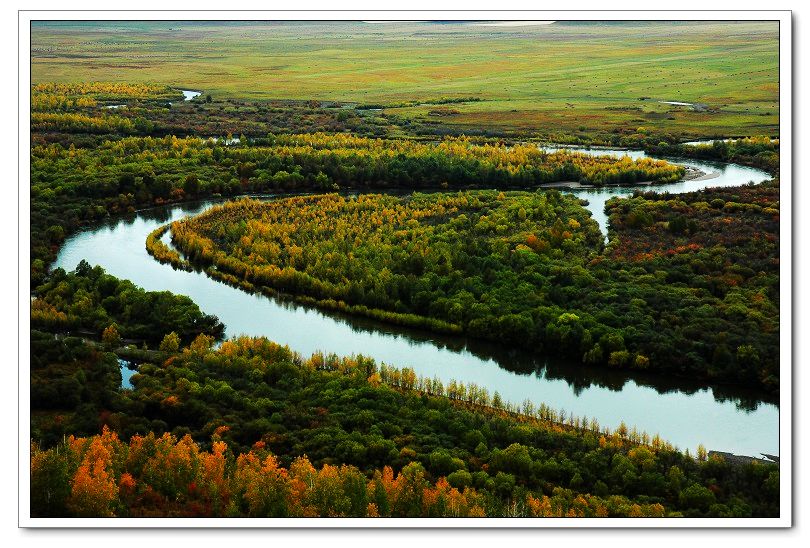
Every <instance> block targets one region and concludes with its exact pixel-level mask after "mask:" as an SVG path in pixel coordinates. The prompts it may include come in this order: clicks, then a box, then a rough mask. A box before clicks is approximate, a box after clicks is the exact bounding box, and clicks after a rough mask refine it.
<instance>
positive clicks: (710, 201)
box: [30, 81, 780, 517]
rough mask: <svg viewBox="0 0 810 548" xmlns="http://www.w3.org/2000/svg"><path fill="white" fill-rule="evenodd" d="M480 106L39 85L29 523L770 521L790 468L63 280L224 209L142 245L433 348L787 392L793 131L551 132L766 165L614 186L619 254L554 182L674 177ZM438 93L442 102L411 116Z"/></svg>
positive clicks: (613, 223)
mask: <svg viewBox="0 0 810 548" xmlns="http://www.w3.org/2000/svg"><path fill="white" fill-rule="evenodd" d="M634 100H635V99H634ZM488 101H489V100H488V99H486V98H482V97H479V96H478V95H475V94H467V93H465V94H461V95H451V94H445V93H435V94H433V95H431V96H430V97H426V98H421V99H419V101H418V102H417V101H415V100H411V99H408V100H401V101H398V102H392V101H386V102H385V103H384V104H381V105H378V104H376V103H377V102H376V101H355V102H350V101H324V100H309V99H290V100H279V99H256V98H241V97H239V96H237V97H233V96H228V97H222V96H219V95H218V94H214V96H213V97H212V95H211V94H210V93H208V92H203V93H202V95H200V96H199V97H197V98H195V99H193V100H191V101H184V100H183V94H182V93H181V92H180V91H179V89H178V88H177V87H173V86H168V85H164V84H155V83H135V82H133V83H118V82H104V81H99V82H86V83H55V82H49V81H40V82H39V83H36V84H35V85H33V86H32V88H31V110H32V112H31V171H30V176H31V204H30V213H31V247H30V252H31V352H30V359H31V370H30V394H31V470H30V471H31V507H30V509H31V513H32V515H33V516H37V517H101V516H104V517H113V516H118V517H167V516H168V517H247V516H250V517H281V516H290V517H313V516H357V517H376V516H379V517H416V516H424V517H440V516H441V517H479V516H493V517H553V516H554V517H563V516H564V517H623V516H630V517H765V516H775V515H778V514H779V467H778V464H772V463H765V462H764V461H756V462H750V463H747V464H738V463H734V462H727V461H726V460H724V458H723V457H721V456H717V455H713V456H709V455H708V453H707V451H706V449H705V448H704V447H702V446H701V447H699V448H698V450H697V452H695V453H694V454H692V453H690V452H689V450H688V449H687V450H685V451H684V450H682V449H679V448H676V447H673V446H672V445H671V444H670V443H669V442H668V441H667V440H665V439H662V438H661V436H659V435H657V434H654V433H645V432H639V431H638V430H637V429H636V428H634V427H633V425H632V424H630V425H627V424H624V423H621V424H620V425H618V426H616V425H612V427H609V426H607V425H600V424H599V422H598V421H597V420H596V419H594V418H588V417H586V416H584V414H583V415H581V416H580V415H577V414H575V413H573V412H571V411H564V410H558V409H554V408H552V407H550V406H549V405H546V404H541V405H535V404H533V403H532V402H531V401H529V400H527V401H525V402H522V403H518V402H509V401H505V399H504V398H503V397H502V396H501V395H500V394H499V393H498V392H497V391H494V390H491V389H489V388H488V387H486V386H483V385H478V384H475V383H462V382H457V381H451V382H445V383H442V382H441V381H439V380H438V379H436V378H430V379H429V378H423V377H419V376H417V375H416V374H415V373H414V371H413V370H412V369H408V368H407V367H403V366H402V365H401V364H396V363H394V364H387V363H386V364H382V363H376V362H375V361H374V360H372V359H370V358H368V357H364V356H362V355H360V354H356V355H352V356H336V355H330V354H323V353H316V354H314V355H311V356H301V355H299V354H297V353H295V352H293V351H291V350H290V349H289V348H287V347H285V346H283V345H279V344H277V343H276V342H273V341H271V340H268V339H265V338H247V337H236V338H230V339H227V340H225V327H226V326H224V325H223V324H222V322H220V320H219V319H218V318H217V317H216V316H214V315H211V314H209V313H206V311H205V310H201V308H200V307H199V306H198V305H197V304H196V303H195V302H193V301H192V300H191V299H189V298H188V297H185V296H182V295H176V294H173V293H170V292H167V291H160V292H155V291H146V290H144V289H143V288H140V287H138V286H137V285H135V284H133V283H132V282H130V281H127V280H123V279H119V278H117V277H116V276H113V275H111V274H108V273H107V272H105V271H104V270H103V269H102V268H101V267H99V266H96V265H93V264H89V263H87V262H86V261H82V262H80V263H79V264H78V266H77V267H76V268H75V270H74V271H72V272H66V271H65V270H63V269H61V268H55V269H52V268H51V266H52V264H53V263H54V260H55V259H56V256H57V253H58V252H59V250H60V248H61V246H62V245H63V243H64V242H65V240H66V239H67V238H69V237H71V236H72V235H74V234H76V233H77V231H79V230H81V229H82V228H84V227H92V226H95V225H96V224H98V223H100V222H103V221H106V220H108V219H119V218H122V219H133V218H135V215H136V214H137V212H138V211H139V210H141V209H144V208H151V207H155V206H162V205H166V204H178V203H184V202H192V201H195V200H201V199H210V200H219V201H221V202H222V204H221V205H219V206H216V207H213V208H211V209H210V210H209V211H207V212H206V213H204V214H202V215H200V216H198V217H194V218H190V219H188V220H184V221H181V222H177V223H173V224H171V225H166V226H163V227H161V228H159V229H158V230H156V231H155V232H153V233H152V234H151V235H149V237H148V238H147V239H146V241H145V242H144V244H145V246H146V247H147V250H148V251H149V253H150V254H151V255H152V256H153V257H154V258H155V259H156V260H158V261H160V262H164V263H168V264H171V265H172V266H174V267H175V268H182V269H187V270H195V269H204V270H205V271H206V273H207V274H208V275H210V276H212V277H214V278H216V279H218V280H219V281H222V282H224V283H229V284H231V285H235V286H238V287H241V288H242V289H244V290H246V291H251V292H257V293H258V292H261V293H270V294H276V293H277V294H283V295H288V296H292V298H294V299H297V300H298V301H299V302H303V303H307V304H308V305H314V306H317V307H320V308H322V309H328V310H332V311H337V312H340V313H345V314H350V315H353V316H367V317H370V318H373V319H375V320H382V321H383V322H387V323H390V324H398V325H403V326H411V327H417V328H419V329H422V330H424V331H425V332H426V333H428V334H430V333H432V332H444V333H455V334H461V335H465V336H469V337H472V338H474V339H481V340H489V341H495V342H497V343H501V344H502V345H503V346H504V348H505V349H509V348H517V347H521V348H528V349H530V350H532V351H534V352H536V353H537V354H538V355H539V354H544V355H550V356H559V357H562V358H565V359H567V360H570V361H572V363H575V364H582V365H586V366H598V367H603V368H606V369H609V370H633V371H645V372H647V373H650V374H655V375H661V377H662V378H664V377H668V376H673V377H675V376H678V377H686V378H689V379H691V380H696V381H698V382H700V383H702V384H705V385H707V386H710V385H717V384H720V383H724V384H729V385H742V386H748V387H753V388H754V389H756V390H758V391H760V392H761V393H766V394H769V395H774V394H778V392H779V362H778V355H779V353H778V344H779V278H778V272H779V262H778V261H779V259H778V257H779V238H778V236H779V207H780V204H779V183H778V154H779V144H778V141H772V140H770V139H768V138H750V139H739V140H737V141H731V142H725V141H715V142H714V143H712V144H708V145H684V144H679V143H680V141H681V140H682V137H683V135H682V134H670V133H666V132H663V131H661V130H658V129H656V128H655V126H654V125H648V126H647V127H643V126H638V124H636V123H635V122H634V124H633V127H629V126H628V127H627V128H623V129H621V130H616V131H611V132H606V131H599V132H595V131H594V132H585V131H579V130H577V129H576V128H575V127H573V128H572V127H568V126H566V127H561V128H559V129H557V128H548V129H547V130H546V131H547V132H551V131H552V130H553V134H554V135H555V136H556V137H558V139H557V140H556V142H558V143H582V142H585V143H588V144H613V145H624V146H634V147H638V148H645V149H646V150H647V151H648V152H649V153H651V154H656V155H661V156H665V157H666V156H673V155H677V156H682V157H694V158H703V159H710V160H717V161H733V162H739V163H742V164H746V165H753V166H757V167H761V168H763V169H766V170H768V171H769V172H771V173H773V174H774V176H775V179H774V181H772V182H769V183H765V184H761V185H756V186H745V187H736V188H726V189H710V190H706V191H701V192H695V193H689V194H679V195H667V194H657V193H654V192H641V191H637V192H636V193H635V194H634V195H633V196H632V197H629V198H627V199H621V200H618V199H617V200H612V201H610V202H608V204H607V209H606V212H607V213H608V214H609V215H610V231H609V233H608V240H607V242H605V239H604V235H603V234H602V233H601V232H600V230H599V227H598V226H597V223H596V221H594V220H593V219H592V218H591V216H590V214H589V213H588V211H587V210H586V209H585V208H584V207H583V204H582V203H581V202H580V201H579V200H578V199H576V198H574V197H572V196H571V195H567V194H565V193H564V189H555V188H550V187H553V186H554V185H557V184H560V183H564V184H575V185H584V186H586V187H587V186H590V187H595V188H598V187H600V186H605V185H632V184H636V183H640V182H658V183H666V182H673V181H677V180H680V179H681V178H682V177H684V176H685V174H686V172H685V170H684V168H683V167H682V166H679V165H677V163H674V162H669V161H664V160H649V159H645V160H635V161H634V160H631V159H629V158H616V157H610V156H601V157H596V156H589V155H584V154H577V153H573V152H567V151H560V152H553V153H549V152H545V151H543V150H542V149H541V148H539V146H538V145H539V142H538V140H537V139H536V134H534V133H531V132H521V131H519V128H518V129H516V130H514V131H513V130H512V129H509V125H508V124H506V125H504V124H501V125H500V126H496V125H492V126H490V125H487V124H478V125H476V126H473V127H470V126H464V125H460V124H458V123H457V122H458V118H459V115H457V114H454V113H453V112H452V110H455V109H461V110H465V109H468V108H479V107H481V108H484V107H486V106H487V105H488ZM424 105H428V106H426V107H424V108H428V109H430V110H431V112H433V113H434V114H428V115H426V116H411V115H409V114H408V111H409V109H414V108H415V109H419V108H422V107H423V106H424ZM380 106H383V107H385V108H384V110H383V111H377V110H374V109H376V108H379V107H380ZM634 116H635V114H634ZM696 136H702V135H696ZM645 188H646V187H645ZM244 195H252V196H260V197H262V198H263V199H239V198H240V197H242V196H244ZM264 198H272V199H271V200H266V199H264ZM169 231H170V232H171V233H170V235H169V236H166V235H167V233H168V232H169ZM164 236H166V237H170V238H171V242H172V244H173V245H174V246H176V249H175V248H174V247H172V246H169V245H167V244H166V243H165V238H164V239H162V237H164ZM247 312H249V311H247ZM361 351H362V349H358V352H361ZM125 372H126V373H133V372H134V373H133V374H132V376H131V378H130V382H131V388H127V387H124V386H122V381H123V377H122V374H123V373H125ZM549 403H553V402H549Z"/></svg>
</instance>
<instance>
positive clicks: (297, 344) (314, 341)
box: [54, 149, 779, 455]
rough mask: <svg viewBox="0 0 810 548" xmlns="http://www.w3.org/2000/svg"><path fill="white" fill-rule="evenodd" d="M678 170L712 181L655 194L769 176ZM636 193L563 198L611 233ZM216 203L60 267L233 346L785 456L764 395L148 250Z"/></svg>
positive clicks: (167, 212) (122, 234)
mask: <svg viewBox="0 0 810 548" xmlns="http://www.w3.org/2000/svg"><path fill="white" fill-rule="evenodd" d="M577 150H582V151H585V152H588V153H600V154H608V153H613V154H629V155H630V156H632V157H634V158H638V157H643V155H644V153H643V152H638V151H611V150H604V149H599V150H597V151H588V150H584V149H577ZM676 161H677V162H678V163H680V164H683V165H690V166H692V167H695V168H697V169H700V170H702V171H704V172H706V173H707V174H709V176H710V177H711V178H708V179H705V180H694V181H683V182H677V183H673V184H668V185H659V186H655V187H651V188H655V189H656V190H668V191H670V192H687V191H692V190H698V189H700V188H705V187H709V186H737V185H741V184H745V183H746V182H749V181H754V182H759V181H763V180H766V179H768V178H769V177H768V175H767V174H766V173H764V172H762V171H759V170H756V169H752V168H747V167H743V166H738V165H732V164H720V163H712V162H703V161H693V160H681V159H676ZM633 190H634V189H633V188H623V187H610V188H602V189H575V190H565V189H564V191H565V192H572V193H573V194H576V195H577V196H579V197H581V198H584V199H586V200H588V201H589V204H590V205H589V206H588V209H590V211H591V212H592V214H593V215H594V217H595V219H596V220H597V221H598V222H599V225H600V226H601V227H602V229H603V230H606V227H607V218H606V216H605V214H604V212H603V209H604V203H605V201H606V200H607V199H609V198H610V197H612V196H620V195H627V194H631V193H632V192H633ZM213 203H214V202H198V203H196V204H184V205H175V206H167V207H160V208H154V209H150V210H145V211H142V212H139V213H137V214H135V215H131V216H129V217H127V218H118V219H114V220H110V221H109V222H106V223H104V224H101V225H98V226H95V227H92V228H89V229H86V230H83V231H81V232H78V233H76V234H74V235H73V236H71V237H70V238H69V239H68V240H67V241H66V242H65V243H64V245H63V246H62V249H61V250H60V252H59V255H58V258H57V260H56V262H55V264H54V267H61V268H64V269H65V270H72V269H74V268H75V267H76V265H77V264H78V263H79V261H81V260H82V259H85V260H87V261H88V262H89V263H90V264H91V265H101V266H102V267H103V268H104V269H105V270H106V271H107V272H109V273H110V274H113V275H115V276H117V277H119V278H123V279H129V280H132V281H133V282H134V283H135V284H137V285H139V286H141V287H143V288H144V289H147V290H150V291H171V292H173V293H178V294H183V295H188V296H189V297H191V298H192V299H193V300H194V302H196V303H197V304H198V305H199V306H200V308H201V309H202V310H203V311H204V312H206V313H209V314H216V315H217V316H218V317H219V319H220V320H222V322H224V323H225V325H226V328H227V329H226V336H228V337H231V336H237V335H251V336H266V337H268V338H270V339H272V340H274V341H276V342H279V343H281V344H285V345H288V346H289V347H290V348H291V349H293V350H295V351H297V352H299V353H301V354H303V355H309V354H311V353H313V352H315V351H324V352H334V353H336V354H340V355H350V354H357V353H361V354H364V355H367V356H371V357H373V358H375V359H376V360H377V361H378V362H385V363H387V364H391V365H396V366H398V367H405V366H407V367H411V368H413V369H414V370H415V371H416V373H417V374H419V375H424V376H429V377H434V376H435V377H438V378H439V379H440V380H442V381H443V382H444V383H445V384H446V383H447V382H448V381H450V380H452V379H455V380H457V381H463V382H475V383H477V384H478V385H481V386H484V387H486V388H487V389H488V390H489V393H490V394H492V393H494V392H495V391H496V390H497V391H498V392H499V393H500V395H501V396H502V398H503V399H505V400H508V401H512V402H515V403H520V402H522V401H524V400H526V399H529V400H531V401H532V402H534V403H535V404H540V403H545V404H546V405H549V406H550V407H552V408H555V409H558V410H560V409H562V410H565V411H566V412H568V413H574V414H575V415H578V416H580V417H582V416H587V417H589V418H591V417H593V418H596V419H597V420H598V421H599V423H600V424H601V425H602V426H607V427H610V428H615V427H616V426H618V425H619V424H620V423H621V422H622V421H624V422H625V423H626V424H627V425H628V426H631V427H632V426H636V427H637V428H638V429H639V430H641V431H645V432H648V433H649V434H650V435H652V434H655V433H658V434H660V435H661V437H662V438H664V439H666V440H668V441H670V442H671V443H673V444H674V445H676V446H678V447H680V448H682V449H686V448H689V449H690V450H692V451H694V450H695V448H696V447H697V445H698V444H700V443H703V444H704V445H705V446H706V447H707V448H708V449H716V450H721V451H730V452H734V453H738V454H746V455H757V454H758V453H770V454H773V455H778V454H779V408H778V406H777V405H776V404H775V403H774V402H771V401H763V400H762V396H761V395H760V394H756V393H753V392H747V391H745V390H739V389H732V388H723V387H714V388H702V387H700V386H699V385H696V384H690V383H689V382H687V381H679V380H671V379H670V380H661V379H659V378H657V377H655V376H652V375H637V374H628V373H626V372H616V371H605V370H603V369H595V368H586V367H583V366H582V364H578V363H565V362H560V361H556V360H553V359H550V358H548V357H546V356H543V355H537V354H533V353H531V352H528V351H516V350H514V349H509V348H503V347H501V346H499V345H494V344H488V343H482V342H479V341H471V340H468V339H466V338H464V337H460V336H458V337H453V336H441V335H436V334H432V333H429V332H424V331H419V330H412V329H406V328H400V327H397V326H391V325H388V324H384V323H380V322H376V321H372V320H368V319H363V318H355V317H347V316H342V315H339V314H335V313H330V312H325V311H321V310H318V309H315V308H311V307H307V306H302V305H299V304H295V303H291V302H289V301H287V300H284V299H280V298H269V297H265V296H259V295H251V294H248V293H245V292H243V291H241V290H239V289H236V288H233V287H230V286H228V285H225V284H222V283H219V282H217V281H214V280H212V279H210V278H208V277H207V276H206V275H205V274H203V273H198V272H186V271H182V270H173V269H172V267H170V266H167V265H162V264H160V263H158V262H157V261H155V260H154V259H152V257H150V256H149V255H148V253H147V252H146V249H145V245H144V242H145V240H146V236H147V235H148V234H149V233H150V232H151V231H152V230H154V229H155V228H157V227H159V226H161V225H164V224H166V223H168V222H171V221H174V220H177V219H181V218H183V217H186V216H189V215H196V214H198V213H200V212H202V211H204V210H205V209H207V208H209V207H211V205H213Z"/></svg>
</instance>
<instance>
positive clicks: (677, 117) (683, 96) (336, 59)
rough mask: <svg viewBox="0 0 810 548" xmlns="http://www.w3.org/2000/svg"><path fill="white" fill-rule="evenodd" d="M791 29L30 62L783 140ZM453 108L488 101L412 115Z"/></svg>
mask: <svg viewBox="0 0 810 548" xmlns="http://www.w3.org/2000/svg"><path fill="white" fill-rule="evenodd" d="M778 30H779V29H778V23H776V22H739V23H735V22H716V23H715V22H648V23H639V22H636V23H612V24H605V23H601V24H596V23H585V22H580V23H574V22H557V23H553V24H550V25H542V26H510V27H493V26H473V25H470V24H467V23H404V22H403V23H396V24H395V23H376V24H373V23H362V22H331V23H330V22H250V23H248V22H241V23H239V22H228V23H212V22H39V23H34V24H33V25H32V33H31V36H32V38H31V43H32V60H31V62H32V80H33V83H38V82H46V81H57V82H75V81H90V80H97V81H128V82H144V81H148V82H155V83H163V84H168V85H172V86H177V87H180V88H188V89H201V90H204V91H206V92H207V93H210V94H212V95H213V96H214V97H230V98H245V99H307V100H309V99H316V100H325V101H330V100H333V101H342V102H353V103H366V104H368V103H379V104H382V105H384V106H386V108H385V109H384V112H385V113H386V114H389V115H391V114H398V115H401V116H403V117H405V118H412V119H418V120H421V121H425V120H427V121H431V120H434V121H436V122H439V123H441V124H444V125H451V126H456V127H462V128H466V127H469V128H481V127H487V128H506V129H514V130H518V131H520V132H522V133H528V134H531V133H538V134H549V133H552V132H557V133H567V134H588V133H592V132H594V131H598V132H602V133H606V132H618V131H623V132H627V131H635V130H637V129H638V128H639V127H645V128H655V130H656V131H660V132H665V133H672V134H676V135H683V136H684V137H703V136H720V135H752V134H776V133H777V132H778V122H779V111H778V96H779V85H778V69H779V58H778ZM447 97H451V98H460V97H476V98H478V99H480V101H475V102H466V103H453V104H443V105H436V104H428V105H421V106H420V105H418V104H417V105H415V106H414V105H411V106H402V103H403V102H411V103H413V102H416V103H420V102H436V101H437V100H439V99H442V98H447ZM660 101H678V102H686V103H697V104H699V106H698V107H697V108H694V107H691V106H677V105H668V104H664V103H662V102H660Z"/></svg>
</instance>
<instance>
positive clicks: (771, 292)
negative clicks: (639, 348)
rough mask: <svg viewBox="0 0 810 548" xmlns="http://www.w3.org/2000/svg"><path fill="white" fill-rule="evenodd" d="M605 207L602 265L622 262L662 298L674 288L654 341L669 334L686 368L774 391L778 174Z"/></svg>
mask: <svg viewBox="0 0 810 548" xmlns="http://www.w3.org/2000/svg"><path fill="white" fill-rule="evenodd" d="M607 212H608V213H609V214H610V224H611V238H612V239H611V242H610V244H609V245H608V250H607V258H606V261H605V264H608V265H615V268H623V269H624V273H623V274H622V275H623V276H625V277H626V278H627V279H635V280H641V279H643V278H645V277H647V278H649V279H650V280H651V281H652V280H654V283H655V284H656V285H657V287H656V289H655V291H656V292H659V293H660V294H662V295H666V296H668V295H670V294H671V295H673V296H676V295H680V303H679V304H678V305H677V306H672V307H661V308H660V309H658V310H657V311H656V312H655V314H656V316H655V317H656V319H657V321H656V322H655V331H656V333H657V334H658V336H657V337H656V339H658V340H657V341H656V340H652V341H651V342H650V344H653V345H659V344H662V342H663V339H664V338H668V337H672V338H674V339H675V340H678V341H679V346H680V349H681V352H682V356H683V362H682V364H681V367H682V368H683V370H686V371H688V370H693V369H701V370H706V371H707V373H708V375H709V376H710V377H712V378H716V379H726V380H735V381H737V382H743V383H747V384H754V385H757V384H758V385H760V386H763V387H765V388H767V389H770V390H778V387H779V183H778V181H773V182H769V183H763V184H761V185H748V186H743V187H736V188H716V189H709V190H706V191H702V192H694V193H689V194H679V195H677V196H670V195H660V194H655V193H647V194H640V195H636V196H635V197H633V198H629V199H622V200H617V199H614V200H611V201H610V202H608V204H607ZM637 285H641V284H637ZM647 295H651V294H650V293H648V294H647ZM628 297H630V298H640V299H648V297H647V296H645V295H644V294H642V293H638V294H637V295H634V296H631V295H628ZM658 299H659V300H660V299H661V297H660V296H659V297H658ZM673 302H675V301H673ZM639 304H640V303H639ZM679 312H680V313H679ZM626 319H629V318H626ZM659 341H660V342H659Z"/></svg>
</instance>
